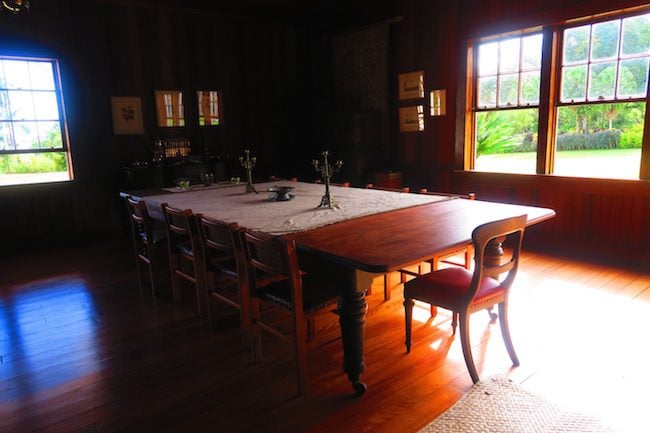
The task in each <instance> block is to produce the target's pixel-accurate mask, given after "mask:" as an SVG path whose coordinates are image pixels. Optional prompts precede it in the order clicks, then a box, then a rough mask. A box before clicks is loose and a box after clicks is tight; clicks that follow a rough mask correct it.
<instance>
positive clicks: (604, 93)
mask: <svg viewBox="0 0 650 433" xmlns="http://www.w3.org/2000/svg"><path fill="white" fill-rule="evenodd" d="M615 85H616V62H609V63H596V64H592V65H591V68H589V100H590V101H597V100H603V99H612V98H613V97H614V88H615Z"/></svg>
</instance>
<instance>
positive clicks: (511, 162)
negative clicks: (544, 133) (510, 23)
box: [474, 33, 542, 173]
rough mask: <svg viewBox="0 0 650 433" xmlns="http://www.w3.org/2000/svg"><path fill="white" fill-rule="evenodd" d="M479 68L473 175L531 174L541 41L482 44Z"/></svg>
mask: <svg viewBox="0 0 650 433" xmlns="http://www.w3.org/2000/svg"><path fill="white" fill-rule="evenodd" d="M477 65H478V67H477V89H478V90H477V92H476V102H475V105H476V109H475V117H474V121H475V129H474V132H475V135H474V140H475V147H474V149H475V156H476V158H475V165H474V169H475V170H477V171H496V172H507V173H534V172H535V167H536V159H535V154H536V152H537V123H538V120H537V118H538V108H537V107H538V106H539V91H540V71H541V66H542V35H541V34H539V33H538V34H532V35H526V36H522V37H509V38H505V39H501V40H496V41H490V42H485V43H482V44H480V45H479V46H478V56H477Z"/></svg>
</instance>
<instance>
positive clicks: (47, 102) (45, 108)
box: [33, 92, 59, 120]
mask: <svg viewBox="0 0 650 433" xmlns="http://www.w3.org/2000/svg"><path fill="white" fill-rule="evenodd" d="M33 97H34V106H35V108H36V117H35V118H36V119H39V120H58V119H59V106H58V104H57V101H56V95H55V94H54V92H34V93H33Z"/></svg>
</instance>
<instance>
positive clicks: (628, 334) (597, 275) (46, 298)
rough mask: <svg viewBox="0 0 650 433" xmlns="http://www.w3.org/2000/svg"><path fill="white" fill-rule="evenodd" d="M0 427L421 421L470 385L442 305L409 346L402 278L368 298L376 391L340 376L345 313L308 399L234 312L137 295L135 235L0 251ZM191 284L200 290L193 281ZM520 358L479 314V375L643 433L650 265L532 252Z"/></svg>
mask: <svg viewBox="0 0 650 433" xmlns="http://www.w3.org/2000/svg"><path fill="white" fill-rule="evenodd" d="M0 275H1V277H0V278H1V279H0V281H1V283H0V432H3V433H5V432H7V433H8V432H11V433H20V432H314V433H316V432H319V433H320V432H323V433H324V432H355V433H358V432H390V433H407V432H416V431H418V430H419V429H420V428H421V427H423V426H424V425H426V424H427V423H428V422H430V421H431V420H432V419H433V418H434V417H436V416H437V415H438V414H440V413H441V412H443V411H444V410H445V409H446V408H448V407H449V406H450V405H452V404H453V403H454V402H455V401H456V400H458V399H459V398H460V397H461V396H462V395H463V393H464V392H466V391H467V390H468V389H469V388H470V387H471V380H470V378H469V375H468V374H467V371H466V368H465V365H464V361H463V357H462V353H461V349H460V345H459V341H458V340H457V339H454V338H453V337H451V335H450V317H449V315H448V314H446V313H445V312H444V311H442V312H440V313H439V315H438V317H436V319H435V320H433V321H427V309H426V308H424V307H422V308H416V314H418V315H417V316H416V320H417V319H419V321H417V322H415V326H414V335H413V337H414V347H413V350H412V352H411V353H410V354H409V355H405V353H404V344H403V340H404V324H403V307H402V305H401V301H402V300H401V294H400V288H399V287H398V288H395V289H394V291H393V299H392V300H391V301H389V302H383V298H382V294H381V279H380V278H378V279H376V284H375V286H374V287H375V290H374V292H373V294H372V295H370V296H369V297H368V303H369V313H368V322H367V329H366V364H367V368H366V371H365V373H364V374H363V380H364V381H365V382H366V383H367V385H368V392H367V393H366V394H365V395H364V396H362V397H355V396H354V395H353V393H352V388H351V386H350V384H349V382H348V381H347V379H346V378H345V376H344V375H343V374H342V373H341V362H342V361H341V342H340V340H339V339H337V336H338V325H337V318H336V316H335V315H333V314H328V315H326V316H323V317H322V318H319V322H318V336H317V339H316V341H315V342H314V343H313V344H312V345H311V346H310V351H309V362H310V385H311V392H310V394H309V395H306V396H302V397H295V389H296V388H295V381H294V376H293V374H292V365H293V364H292V357H291V356H290V352H289V350H287V349H288V348H287V347H286V346H284V345H283V344H282V343H281V342H279V341H278V340H275V339H270V340H268V341H267V344H265V350H266V353H265V355H266V359H265V362H264V363H262V364H257V365H252V364H251V363H250V362H249V354H248V353H247V352H245V351H242V350H241V344H240V336H239V330H238V329H239V328H238V325H237V317H236V316H235V315H234V314H232V313H230V314H227V315H226V317H225V319H224V321H223V322H222V323H221V325H220V326H219V329H209V328H208V327H207V325H206V322H205V321H204V320H200V319H199V318H197V317H196V315H195V309H194V302H193V299H192V298H191V296H188V297H186V299H185V301H184V302H182V303H177V304H173V303H171V302H170V301H168V300H164V299H162V300H159V302H158V303H157V305H156V306H154V305H153V304H152V302H151V297H150V296H149V293H148V292H146V293H140V292H139V290H138V288H137V284H136V278H135V271H134V264H133V257H132V251H131V249H130V245H129V244H128V243H126V242H123V241H115V242H111V243H107V244H102V245H94V246H89V247H77V248H74V249H65V250H61V251H53V252H50V253H42V254H33V255H25V256H20V257H12V258H9V259H7V258H5V259H2V262H1V263H0ZM188 293H189V292H188ZM510 311H511V328H512V333H513V340H514V343H515V347H516V349H517V351H518V353H519V358H520V359H521V366H520V367H518V368H512V367H511V364H510V362H509V358H508V355H507V353H506V351H505V348H504V346H503V343H502V340H501V335H500V331H499V329H498V326H497V325H491V324H490V323H489V320H488V316H487V314H483V313H481V312H479V313H477V314H475V315H474V316H473V317H472V331H471V332H472V335H471V338H472V343H473V346H474V349H473V350H474V356H475V359H476V361H477V364H478V369H479V372H480V374H481V376H482V377H483V378H485V377H488V376H490V375H493V374H502V375H507V376H510V377H512V378H513V379H514V380H515V381H517V382H520V383H523V384H524V386H526V387H527V388H529V389H531V390H533V391H535V392H538V393H541V394H542V395H544V396H546V397H548V398H549V399H552V400H553V401H555V402H556V403H559V404H563V405H567V406H570V407H573V408H576V409H578V410H582V411H588V412H593V413H596V414H598V415H600V416H601V417H602V418H603V419H604V420H605V421H606V422H609V423H611V424H614V425H616V426H618V427H619V428H623V430H622V431H639V432H640V431H648V430H647V426H648V425H650V415H649V414H648V413H649V412H650V407H648V406H649V403H648V401H650V399H649V398H648V392H647V391H648V389H650V373H649V367H648V366H650V271H648V270H646V272H645V273H642V272H640V271H635V270H630V269H625V268H623V267H604V266H602V265H599V264H594V263H589V262H585V261H576V260H569V259H566V258H561V259H560V258H554V257H552V256H549V255H545V254H542V253H533V252H529V251H525V252H524V257H523V261H522V265H521V270H520V273H519V275H518V278H517V281H516V284H515V287H514V292H513V295H512V299H511V310H510Z"/></svg>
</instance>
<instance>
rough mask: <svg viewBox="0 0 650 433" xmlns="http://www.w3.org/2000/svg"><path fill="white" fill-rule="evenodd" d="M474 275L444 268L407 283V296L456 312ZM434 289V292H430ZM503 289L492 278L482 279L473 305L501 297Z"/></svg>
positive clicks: (465, 270) (463, 270)
mask: <svg viewBox="0 0 650 433" xmlns="http://www.w3.org/2000/svg"><path fill="white" fill-rule="evenodd" d="M473 276H474V273H473V272H472V271H468V270H467V269H465V268H460V267H453V268H445V269H441V270H439V271H436V272H431V273H429V274H425V275H422V276H421V277H418V278H415V279H414V280H412V281H411V282H409V283H408V284H409V294H410V296H411V297H413V298H416V299H426V300H427V301H426V302H427V303H429V304H435V305H437V306H439V307H442V308H445V309H447V310H452V311H458V310H459V309H461V308H463V302H464V300H465V297H466V296H467V294H468V292H469V288H470V284H471V282H472V277H473ZM432 287H435V290H431V288H432ZM504 293H505V288H504V287H503V286H502V285H501V284H500V283H499V281H497V280H495V279H494V278H491V277H487V278H483V280H482V281H481V285H480V287H479V289H478V292H477V293H476V296H475V297H474V301H473V302H474V303H484V302H486V301H489V300H491V299H493V298H499V297H502V296H503V295H504Z"/></svg>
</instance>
